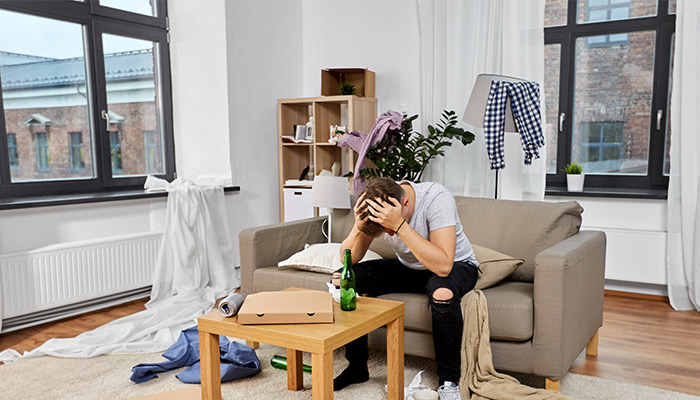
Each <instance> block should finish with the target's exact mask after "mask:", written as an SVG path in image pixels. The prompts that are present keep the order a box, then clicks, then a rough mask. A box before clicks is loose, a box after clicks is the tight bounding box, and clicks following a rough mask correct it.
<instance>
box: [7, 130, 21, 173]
mask: <svg viewBox="0 0 700 400" xmlns="http://www.w3.org/2000/svg"><path fill="white" fill-rule="evenodd" d="M7 153H8V154H9V156H10V168H12V169H17V168H19V155H18V154H17V135H15V134H14V133H8V134H7Z"/></svg>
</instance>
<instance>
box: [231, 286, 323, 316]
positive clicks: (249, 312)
mask: <svg viewBox="0 0 700 400" xmlns="http://www.w3.org/2000/svg"><path fill="white" fill-rule="evenodd" d="M331 322H333V298H332V297H331V294H330V293H328V292H321V291H317V290H294V291H287V290H284V291H281V292H260V293H255V294H250V295H248V296H247V297H246V299H245V302H243V306H241V310H240V311H239V312H238V323H239V324H243V325H248V324H318V323H331Z"/></svg>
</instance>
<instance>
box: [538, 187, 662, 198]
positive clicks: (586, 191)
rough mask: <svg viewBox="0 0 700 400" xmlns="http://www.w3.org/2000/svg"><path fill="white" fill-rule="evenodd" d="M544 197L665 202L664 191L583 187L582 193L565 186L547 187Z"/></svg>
mask: <svg viewBox="0 0 700 400" xmlns="http://www.w3.org/2000/svg"><path fill="white" fill-rule="evenodd" d="M544 194H545V196H563V197H613V198H627V199H659V200H666V199H667V198H668V191H667V190H666V189H631V188H605V187H584V188H583V192H569V191H568V190H566V186H547V188H546V189H545V191H544Z"/></svg>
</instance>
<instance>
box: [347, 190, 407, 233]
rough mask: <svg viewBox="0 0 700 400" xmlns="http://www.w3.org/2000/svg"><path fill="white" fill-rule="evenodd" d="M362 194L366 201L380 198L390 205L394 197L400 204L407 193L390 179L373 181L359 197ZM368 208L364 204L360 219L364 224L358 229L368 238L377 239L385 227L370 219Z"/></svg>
mask: <svg viewBox="0 0 700 400" xmlns="http://www.w3.org/2000/svg"><path fill="white" fill-rule="evenodd" d="M362 194H365V199H374V198H377V197H378V198H380V199H382V200H384V201H386V202H389V203H391V201H389V197H393V198H395V199H396V200H398V201H399V202H400V201H401V200H402V199H403V198H404V197H406V192H404V190H403V188H402V187H401V185H399V184H398V183H396V181H394V180H393V179H390V178H374V179H372V180H371V181H369V183H368V184H367V186H365V188H364V189H362V191H361V192H360V193H359V195H362ZM367 207H368V205H367V203H363V205H362V206H361V208H360V219H361V220H362V221H363V224H361V226H358V229H359V230H360V232H362V233H364V234H365V235H367V236H371V237H377V236H379V234H380V233H382V232H383V231H384V227H383V226H381V225H379V224H378V223H376V222H374V221H372V220H370V219H369V215H370V214H369V210H368V209H367Z"/></svg>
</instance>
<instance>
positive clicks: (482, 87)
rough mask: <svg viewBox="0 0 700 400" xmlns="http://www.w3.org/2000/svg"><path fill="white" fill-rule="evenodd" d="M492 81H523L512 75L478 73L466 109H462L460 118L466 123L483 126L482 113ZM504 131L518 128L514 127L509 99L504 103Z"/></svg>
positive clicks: (484, 109)
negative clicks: (462, 115)
mask: <svg viewBox="0 0 700 400" xmlns="http://www.w3.org/2000/svg"><path fill="white" fill-rule="evenodd" d="M492 81H505V82H525V80H524V79H520V78H514V77H512V76H504V75H492V74H480V75H479V76H477V77H476V82H474V88H473V89H472V93H471V94H470V95H469V103H467V109H466V110H465V111H464V117H463V118H462V120H463V121H464V122H466V123H467V124H469V125H471V126H473V127H476V128H483V127H484V114H485V112H486V102H487V101H488V99H489V92H490V91H491V82H492ZM504 131H505V132H517V131H518V128H516V127H515V121H514V119H513V109H512V107H511V105H510V99H508V102H507V103H506V125H505V130H504Z"/></svg>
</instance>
